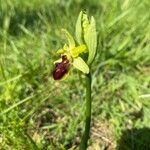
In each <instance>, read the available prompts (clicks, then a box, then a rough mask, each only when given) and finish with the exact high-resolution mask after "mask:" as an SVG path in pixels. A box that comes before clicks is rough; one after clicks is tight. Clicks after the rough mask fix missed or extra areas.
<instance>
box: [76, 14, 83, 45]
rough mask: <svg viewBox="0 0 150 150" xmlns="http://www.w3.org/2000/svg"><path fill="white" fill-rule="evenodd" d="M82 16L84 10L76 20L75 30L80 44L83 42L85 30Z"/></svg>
mask: <svg viewBox="0 0 150 150" xmlns="http://www.w3.org/2000/svg"><path fill="white" fill-rule="evenodd" d="M82 16H83V12H82V11H81V12H80V13H79V16H78V19H77V22H76V31H75V34H76V39H77V42H78V44H82V43H83V40H82V34H83V32H82Z"/></svg>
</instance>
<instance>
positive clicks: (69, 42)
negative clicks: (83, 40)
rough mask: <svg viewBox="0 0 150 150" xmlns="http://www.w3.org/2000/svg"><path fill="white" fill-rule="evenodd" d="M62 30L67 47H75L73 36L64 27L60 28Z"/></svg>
mask: <svg viewBox="0 0 150 150" xmlns="http://www.w3.org/2000/svg"><path fill="white" fill-rule="evenodd" d="M62 32H63V33H64V34H65V36H66V38H67V40H68V44H69V48H73V47H75V41H74V39H73V37H72V36H71V34H70V33H69V32H68V31H67V30H65V29H62Z"/></svg>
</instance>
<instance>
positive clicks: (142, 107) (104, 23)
mask: <svg viewBox="0 0 150 150" xmlns="http://www.w3.org/2000/svg"><path fill="white" fill-rule="evenodd" d="M81 10H85V11H86V12H87V13H88V14H89V15H90V16H91V15H93V16H94V17H95V19H96V23H97V33H98V36H99V40H98V42H99V45H98V49H97V57H96V59H95V61H94V64H93V66H92V68H93V69H92V74H93V76H92V78H93V82H92V91H93V93H92V100H93V101H92V107H93V108H92V124H91V126H92V129H91V139H90V141H89V148H88V149H89V150H115V149H118V150H149V149H150V144H149V141H150V1H149V0H103V1H100V0H66V1H65V0H24V1H23V0H5V1H4V0H0V150H69V149H70V150H71V149H72V150H73V149H77V147H78V145H79V142H80V138H81V134H82V132H83V129H84V122H83V119H84V110H85V108H84V102H85V101H84V97H85V95H84V93H85V92H84V87H83V85H84V81H83V76H82V75H80V74H79V73H78V71H76V70H73V73H72V74H71V76H69V77H68V78H67V79H66V80H63V81H54V80H53V78H52V71H53V67H54V65H53V62H54V61H55V60H56V59H58V57H59V56H58V54H56V51H57V49H58V48H60V47H62V45H63V43H64V41H65V40H64V38H63V36H62V33H61V28H66V29H67V30H69V31H70V32H71V33H72V34H74V31H75V22H76V19H77V16H78V14H79V12H80V11H81Z"/></svg>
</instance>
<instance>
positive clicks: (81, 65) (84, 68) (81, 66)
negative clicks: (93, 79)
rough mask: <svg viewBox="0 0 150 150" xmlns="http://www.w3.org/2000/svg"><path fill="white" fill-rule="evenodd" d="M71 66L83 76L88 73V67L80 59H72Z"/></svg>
mask: <svg viewBox="0 0 150 150" xmlns="http://www.w3.org/2000/svg"><path fill="white" fill-rule="evenodd" d="M73 66H74V67H75V68H77V69H79V70H80V71H82V72H83V73H85V74H88V73H89V67H88V65H87V64H86V63H85V61H84V60H83V59H82V58H81V57H77V58H74V61H73Z"/></svg>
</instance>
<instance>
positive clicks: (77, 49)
mask: <svg viewBox="0 0 150 150" xmlns="http://www.w3.org/2000/svg"><path fill="white" fill-rule="evenodd" d="M83 52H87V49H86V45H84V44H83V45H80V46H77V47H75V48H73V49H71V50H70V53H71V56H72V57H77V56H79V54H81V53H83Z"/></svg>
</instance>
